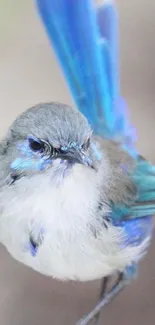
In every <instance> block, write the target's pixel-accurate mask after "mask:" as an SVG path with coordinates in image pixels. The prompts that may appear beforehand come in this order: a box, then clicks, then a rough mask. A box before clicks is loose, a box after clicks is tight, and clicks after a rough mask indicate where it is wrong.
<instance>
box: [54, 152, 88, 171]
mask: <svg viewBox="0 0 155 325" xmlns="http://www.w3.org/2000/svg"><path fill="white" fill-rule="evenodd" d="M56 158H60V159H62V160H68V161H69V162H71V163H78V164H82V165H85V166H89V167H91V168H94V167H93V163H92V160H91V158H90V157H89V156H88V154H86V153H85V152H84V151H83V150H80V149H73V148H72V149H70V150H68V151H66V152H65V153H58V154H57V156H56Z"/></svg>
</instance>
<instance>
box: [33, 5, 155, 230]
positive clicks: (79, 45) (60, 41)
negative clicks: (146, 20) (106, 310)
mask: <svg viewBox="0 0 155 325" xmlns="http://www.w3.org/2000/svg"><path fill="white" fill-rule="evenodd" d="M36 2H37V6H38V10H39V13H40V16H41V18H42V21H43V23H44V26H45V28H46V31H47V33H48V36H49V40H50V42H51V44H52V46H53V47H54V50H55V53H56V55H57V58H58V60H59V62H60V64H61V67H62V70H63V72H64V75H65V78H66V80H67V83H68V86H69V88H70V90H71V93H72V96H73V99H74V101H75V104H76V106H77V107H78V109H79V110H80V111H81V112H82V113H83V114H84V115H85V116H86V118H87V119H88V121H89V123H90V124H91V126H92V128H93V130H94V132H95V133H96V134H99V135H101V136H103V137H104V138H110V139H115V140H118V141H120V142H121V143H122V145H123V148H124V150H126V151H127V152H128V153H129V154H131V155H133V156H134V158H135V159H137V168H136V170H135V172H134V175H132V178H133V182H134V183H135V184H136V185H137V188H138V189H139V193H138V194H139V198H138V201H137V202H135V205H132V206H121V205H120V206H113V207H112V209H113V210H112V211H113V212H112V219H113V221H115V222H123V221H121V220H123V219H124V218H126V219H135V220H136V219H137V218H141V217H146V216H150V215H152V214H154V213H155V204H154V203H155V202H151V201H152V200H153V199H154V194H155V181H154V179H155V167H153V166H151V165H150V164H149V163H147V162H145V161H144V160H138V155H137V153H136V150H135V148H134V142H135V140H136V132H135V130H134V129H133V127H132V126H131V125H130V123H129V119H128V112H127V108H126V104H125V102H124V100H123V99H122V98H121V95H120V78H119V42H118V16H117V10H116V7H115V4H114V1H112V0H111V1H105V2H104V5H102V6H99V7H98V8H96V7H94V5H93V1H92V0H36ZM149 201H150V202H149ZM145 203H146V204H145ZM146 218H147V219H146V220H147V221H146V222H148V223H149V222H150V221H149V220H150V219H149V218H148V217H146ZM129 221H130V220H128V221H124V222H129ZM135 222H136V223H135V227H136V225H137V229H140V224H139V223H138V222H137V221H135ZM139 222H140V221H139ZM142 222H143V221H142ZM121 224H122V223H121ZM144 224H145V222H144V223H143V224H141V227H142V229H143V225H144ZM122 225H123V226H124V227H125V224H122ZM130 225H131V224H130ZM126 227H127V228H128V229H132V227H130V226H128V225H127V224H126ZM139 233H140V232H139Z"/></svg>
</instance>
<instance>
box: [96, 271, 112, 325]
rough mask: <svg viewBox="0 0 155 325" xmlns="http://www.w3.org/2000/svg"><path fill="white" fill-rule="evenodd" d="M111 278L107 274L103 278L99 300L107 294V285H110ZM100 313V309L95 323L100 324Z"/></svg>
mask: <svg viewBox="0 0 155 325" xmlns="http://www.w3.org/2000/svg"><path fill="white" fill-rule="evenodd" d="M109 279H110V276H106V277H105V278H103V279H102V280H101V290H100V296H99V301H100V300H101V299H103V297H104V296H105V294H106V289H107V285H108V282H109ZM100 313H101V311H99V312H98V313H97V314H96V315H95V317H94V325H98V323H99V319H100Z"/></svg>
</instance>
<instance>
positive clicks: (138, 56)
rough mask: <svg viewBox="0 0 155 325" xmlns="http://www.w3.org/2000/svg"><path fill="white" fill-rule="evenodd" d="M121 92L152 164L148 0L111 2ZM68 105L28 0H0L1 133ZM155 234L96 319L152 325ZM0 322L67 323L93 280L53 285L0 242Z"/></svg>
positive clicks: (154, 4) (81, 308)
mask: <svg viewBox="0 0 155 325" xmlns="http://www.w3.org/2000/svg"><path fill="white" fill-rule="evenodd" d="M97 2H98V3H99V2H101V1H99V0H98V1H97ZM117 3H118V10H119V15H120V41H121V51H120V58H121V84H122V94H123V96H125V98H126V100H127V102H128V106H129V108H130V116H131V120H132V122H133V123H134V125H135V126H136V128H137V133H138V149H139V151H140V153H141V154H142V155H144V156H145V157H146V158H148V159H150V160H151V161H153V162H155V140H154V139H155V127H154V124H155V63H154V58H155V36H154V35H155V33H154V31H155V1H154V0H147V1H141V0H136V1H135V0H117ZM44 101H60V102H64V103H68V104H72V99H71V96H70V93H69V91H68V88H67V86H66V84H65V81H64V79H63V76H62V74H61V71H60V69H59V66H58V64H57V62H56V60H55V56H54V54H53V52H52V50H51V48H50V46H49V42H48V39H47V37H46V35H45V32H44V29H43V27H42V24H41V22H40V19H39V17H38V15H37V11H36V8H35V1H33V0H26V1H23V0H13V1H10V0H0V137H2V136H3V135H4V133H5V132H6V130H7V128H8V126H9V125H10V123H11V122H12V121H13V119H14V118H15V117H16V116H17V114H19V113H21V112H22V111H23V110H25V109H26V108H28V107H30V106H32V105H34V104H36V103H38V102H44ZM154 250H155V239H153V241H152V246H151V248H150V250H149V254H148V255H147V256H146V257H145V260H144V261H143V262H142V263H141V265H140V270H139V277H138V279H137V280H136V281H133V283H132V284H131V286H129V288H127V289H126V290H125V291H124V292H123V293H121V294H120V296H119V297H118V298H117V299H116V300H115V301H114V302H113V303H112V304H111V305H110V306H108V307H106V308H105V310H104V311H103V313H102V319H101V322H100V324H105V325H106V324H107V325H154V324H155V261H154V259H155V253H154ZM0 260H1V263H0V325H49V324H51V325H74V324H75V322H76V321H77V320H78V319H79V318H80V317H81V316H83V314H84V313H85V312H87V311H89V310H90V309H91V308H92V306H93V305H94V303H95V302H96V299H97V297H98V293H99V286H100V282H99V281H95V282H91V283H83V284H79V283H60V282H58V281H55V280H52V279H50V278H46V277H43V276H42V275H39V274H37V273H35V272H34V271H32V270H30V269H28V268H27V267H25V266H23V265H21V264H19V263H18V262H16V261H14V260H13V259H12V258H11V257H10V256H9V254H8V253H7V252H6V251H5V249H4V248H3V247H0Z"/></svg>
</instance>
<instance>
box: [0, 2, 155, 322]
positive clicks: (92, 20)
mask: <svg viewBox="0 0 155 325" xmlns="http://www.w3.org/2000/svg"><path fill="white" fill-rule="evenodd" d="M37 5H38V9H39V12H40V15H41V17H42V20H43V22H44V25H45V27H46V29H47V32H48V35H49V38H50V40H51V42H52V45H53V47H54V49H55V52H56V55H57V57H58V59H59V62H60V63H61V66H62V69H63V71H64V74H65V77H66V80H67V82H68V85H69V87H70V90H71V93H72V95H73V98H74V100H75V104H76V106H77V108H78V109H77V108H72V107H69V106H67V105H65V104H59V103H42V104H38V105H36V106H34V107H32V108H29V109H28V110H27V111H26V112H24V113H22V114H21V115H20V116H19V117H17V119H16V120H15V121H14V122H13V124H12V125H11V127H10V128H9V130H8V133H7V134H6V136H5V137H4V139H3V140H2V141H1V144H0V212H1V218H0V242H1V243H2V244H3V245H4V246H5V247H6V248H7V250H8V251H9V252H10V254H11V255H12V256H13V257H14V258H16V259H17V260H19V261H20V262H22V263H24V264H26V265H28V266H30V267H31V268H33V269H35V270H36V271H38V272H40V273H42V274H45V275H47V276H52V277H54V278H56V279H60V280H62V281H67V280H75V281H77V280H78V281H90V280H94V279H103V283H102V290H101V296H100V300H99V302H98V303H97V304H96V306H95V307H94V309H93V310H92V311H91V312H90V313H89V314H87V315H86V316H84V318H82V319H81V320H80V321H79V322H78V323H77V324H78V325H86V324H88V323H89V321H91V320H92V319H94V317H96V321H97V320H98V316H99V313H100V311H101V309H102V307H104V306H105V305H106V304H108V303H109V302H110V301H111V299H112V298H113V297H115V296H116V295H117V294H118V293H119V292H120V291H121V290H122V289H123V288H124V287H125V286H126V285H127V284H128V283H129V282H130V280H131V279H132V278H133V277H134V275H135V272H136V268H137V264H138V262H139V261H140V260H141V259H142V257H143V256H144V255H145V253H146V252H147V248H148V245H149V243H150V240H151V236H152V231H153V226H152V216H153V215H154V214H155V166H153V165H152V164H150V163H149V162H147V161H146V160H145V159H144V158H143V157H141V156H140V155H139V153H138V152H137V151H136V149H135V143H134V142H135V135H134V130H133V128H132V127H131V126H130V123H129V122H128V119H127V115H126V113H127V112H126V109H125V106H124V103H123V100H122V99H121V97H120V94H119V76H118V70H119V69H118V34H117V27H118V23H117V12H116V9H115V6H114V3H113V2H112V1H105V3H104V5H103V6H101V7H99V8H96V7H95V6H94V5H93V3H92V1H90V0H85V1H82V0H76V1H72V0H52V1H51V0H38V1H37ZM112 275H117V276H118V278H117V282H116V284H115V285H114V286H113V287H112V288H111V289H109V290H107V283H108V280H109V279H110V277H111V276H112Z"/></svg>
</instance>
